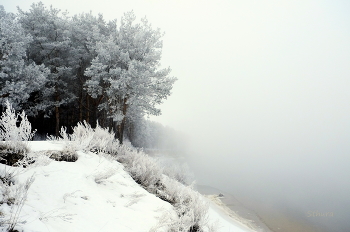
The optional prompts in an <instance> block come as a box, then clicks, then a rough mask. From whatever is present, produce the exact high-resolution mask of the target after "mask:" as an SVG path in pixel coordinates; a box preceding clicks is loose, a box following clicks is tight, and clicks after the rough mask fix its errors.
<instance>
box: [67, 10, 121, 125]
mask: <svg viewBox="0 0 350 232" xmlns="http://www.w3.org/2000/svg"><path fill="white" fill-rule="evenodd" d="M115 29H116V27H115V22H114V21H111V22H108V23H106V22H105V20H104V19H103V16H102V15H101V14H100V15H98V17H96V16H94V15H92V13H91V12H90V13H82V14H79V15H75V16H73V17H72V19H71V23H70V38H71V42H72V48H71V62H70V63H71V67H72V73H73V74H74V75H76V77H77V79H76V81H75V82H74V83H73V84H74V86H75V88H74V89H75V95H76V96H77V97H78V99H77V101H78V104H77V105H78V108H79V121H80V122H82V121H83V120H84V119H85V120H86V121H87V122H88V123H89V124H92V125H94V124H95V123H96V121H97V119H98V117H97V111H98V110H97V106H98V104H99V102H100V99H99V98H91V96H90V95H89V94H87V91H86V89H85V86H84V85H85V82H86V81H87V80H88V78H89V77H87V76H86V75H85V74H84V72H85V70H86V68H87V67H89V66H90V65H91V61H92V60H93V58H95V56H96V52H95V48H96V46H95V45H96V43H97V42H99V41H105V40H106V38H108V36H109V34H110V33H112V32H113V30H115Z"/></svg>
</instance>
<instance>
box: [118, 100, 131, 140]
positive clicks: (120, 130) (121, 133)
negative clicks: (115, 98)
mask: <svg viewBox="0 0 350 232" xmlns="http://www.w3.org/2000/svg"><path fill="white" fill-rule="evenodd" d="M127 100H128V99H127V98H124V99H123V115H124V118H123V119H122V122H121V123H120V125H118V127H117V128H118V131H117V137H118V140H119V143H120V144H123V139H124V128H125V122H126V112H127V110H128V105H127V104H126V102H127Z"/></svg>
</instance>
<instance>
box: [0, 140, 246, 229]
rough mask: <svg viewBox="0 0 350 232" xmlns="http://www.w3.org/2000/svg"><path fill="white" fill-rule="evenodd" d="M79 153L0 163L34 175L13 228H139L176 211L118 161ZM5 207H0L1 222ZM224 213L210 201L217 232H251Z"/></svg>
mask: <svg viewBox="0 0 350 232" xmlns="http://www.w3.org/2000/svg"><path fill="white" fill-rule="evenodd" d="M30 146H31V149H32V151H41V150H59V149H62V145H61V144H58V143H52V142H48V141H45V142H30ZM38 154H39V153H38ZM78 156H79V159H78V160H77V161H76V162H58V161H54V160H51V159H49V158H47V157H46V156H44V155H41V156H40V157H39V158H37V161H36V162H35V164H33V165H32V166H31V167H30V168H26V169H23V168H14V167H8V166H5V165H1V166H0V170H1V171H2V172H4V171H6V172H11V173H14V174H15V175H16V176H15V178H17V179H18V182H19V183H21V182H22V183H24V182H25V181H26V180H27V179H28V178H30V177H31V176H33V177H34V178H35V180H34V182H33V183H32V185H31V187H30V189H29V191H28V196H27V200H26V201H25V204H24V206H23V209H22V210H21V212H20V215H19V223H18V226H17V227H16V228H17V229H18V230H20V231H21V230H22V229H23V231H24V232H41V231H42V232H46V231H49V232H63V231H77V232H80V231H81V232H99V231H123V232H124V231H125V232H128V231H137V232H138V231H140V232H142V231H150V229H151V228H152V227H154V226H155V225H157V223H158V221H159V219H160V218H161V216H162V215H163V214H164V213H170V214H174V215H175V211H174V209H173V206H172V205H170V204H169V203H167V202H165V201H162V200H161V199H159V198H158V197H156V196H154V195H152V194H150V193H148V192H147V191H146V190H144V189H143V188H142V187H140V186H139V185H138V184H137V183H136V182H135V181H134V180H133V179H132V178H131V177H130V175H129V174H128V173H127V172H126V171H124V167H123V165H122V164H120V163H118V162H117V161H114V160H112V159H109V158H108V156H101V155H99V156H98V155H96V154H93V153H83V152H78ZM5 169H6V170H5ZM14 186H16V184H15V185H14ZM10 208H11V206H8V205H7V204H2V205H1V207H0V209H1V211H2V212H3V214H4V216H3V218H2V219H3V220H4V219H6V217H8V216H9V215H10ZM224 214H225V213H224V211H222V210H221V209H220V207H219V206H217V205H215V204H211V206H210V209H209V220H210V221H211V222H217V223H218V230H217V231H218V232H250V231H252V230H251V229H249V228H248V227H246V226H245V225H243V224H242V223H240V222H239V221H234V220H232V218H227V217H226V216H225V215H224ZM4 217H5V218H4ZM3 231H5V229H4V228H3ZM157 231H166V228H163V229H157Z"/></svg>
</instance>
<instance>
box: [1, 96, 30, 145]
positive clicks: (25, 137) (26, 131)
mask: <svg viewBox="0 0 350 232" xmlns="http://www.w3.org/2000/svg"><path fill="white" fill-rule="evenodd" d="M19 118H21V119H22V120H21V123H20V125H19V126H18V127H17V122H18V121H19ZM34 134H35V131H34V132H32V126H31V124H30V122H29V121H28V118H27V116H26V114H25V112H24V111H23V112H22V113H21V114H18V113H16V112H15V110H14V109H13V108H12V105H11V104H10V103H9V101H6V111H5V112H3V113H2V115H1V120H0V139H1V140H3V141H8V142H17V141H29V140H31V139H32V138H33V136H34Z"/></svg>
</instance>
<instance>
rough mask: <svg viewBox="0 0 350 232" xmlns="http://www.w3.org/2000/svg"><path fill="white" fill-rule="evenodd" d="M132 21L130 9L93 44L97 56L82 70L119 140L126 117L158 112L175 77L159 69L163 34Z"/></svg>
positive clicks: (168, 71)
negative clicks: (111, 31)
mask: <svg viewBox="0 0 350 232" xmlns="http://www.w3.org/2000/svg"><path fill="white" fill-rule="evenodd" d="M135 20H136V17H135V15H134V13H133V12H132V11H131V12H127V13H125V14H124V17H122V19H121V24H120V27H119V28H118V29H117V30H116V32H115V33H112V34H111V35H110V36H109V38H108V39H107V40H106V41H101V42H98V43H96V53H97V56H96V58H94V59H93V61H92V65H91V66H90V67H89V68H88V69H87V70H86V72H85V75H87V76H89V77H90V79H89V80H87V82H86V87H87V90H88V93H89V94H90V95H91V96H92V97H93V98H101V99H103V101H102V102H101V103H100V104H99V108H100V110H104V111H105V112H106V114H107V115H108V117H109V118H110V119H111V124H112V125H113V128H114V129H115V131H116V133H117V137H118V139H119V142H120V143H122V142H123V132H124V127H125V122H126V119H127V118H128V119H132V118H133V117H135V118H136V117H139V115H144V114H151V115H159V114H160V110H159V109H157V108H156V106H157V104H160V103H162V100H163V99H165V98H167V96H169V95H170V91H171V89H172V86H173V83H174V82H175V80H176V78H174V77H169V73H170V68H165V69H160V58H161V52H162V41H161V38H162V36H163V34H162V33H161V32H160V30H159V29H156V30H154V29H153V28H152V27H151V25H150V23H149V22H148V21H147V19H145V18H144V19H142V20H141V23H135Z"/></svg>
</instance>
